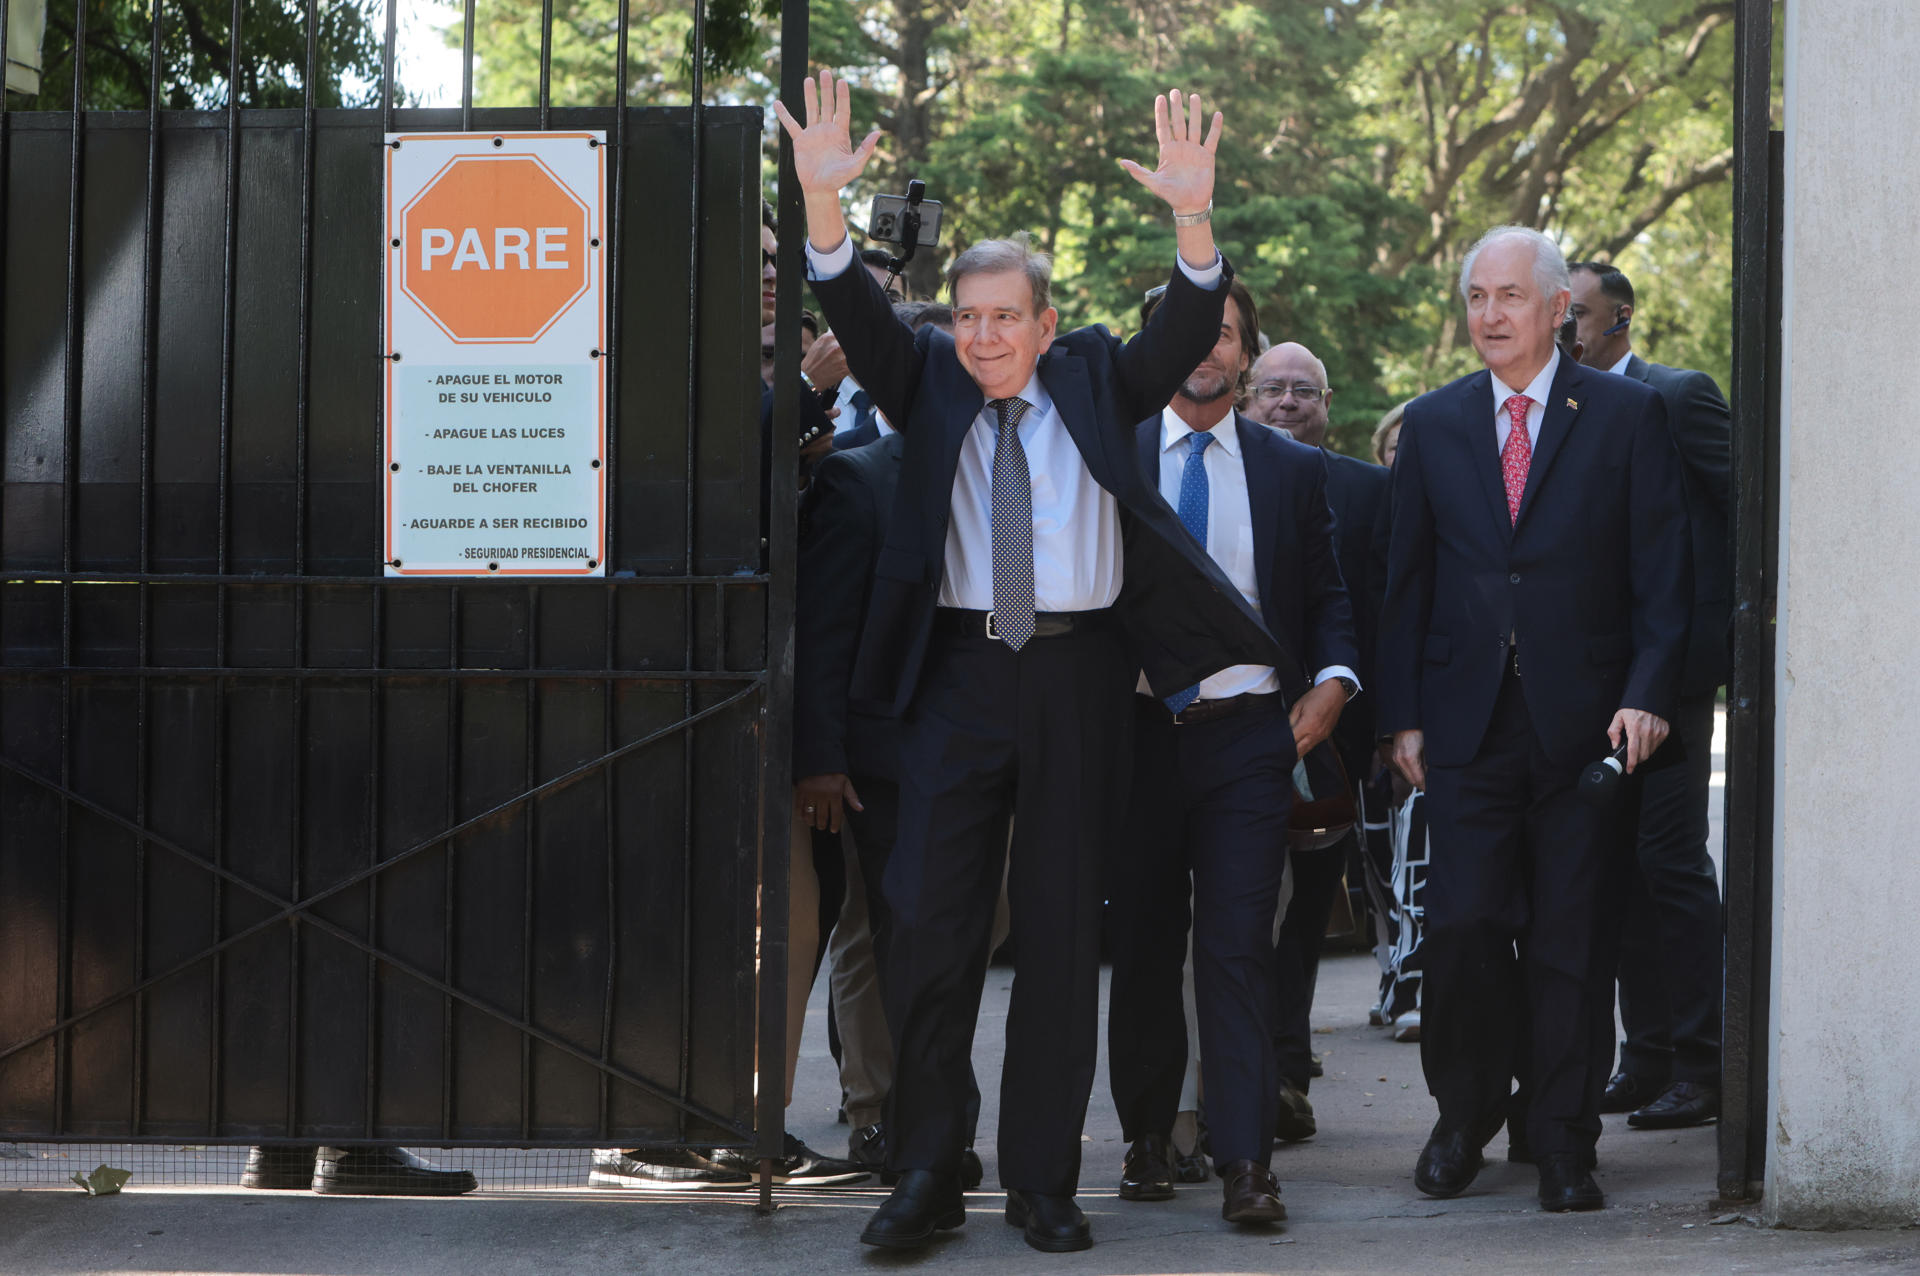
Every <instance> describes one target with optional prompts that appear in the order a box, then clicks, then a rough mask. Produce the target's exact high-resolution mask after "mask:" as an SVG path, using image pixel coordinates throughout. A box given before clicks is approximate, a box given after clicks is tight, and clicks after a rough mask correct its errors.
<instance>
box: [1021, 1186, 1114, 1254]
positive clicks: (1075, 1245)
mask: <svg viewBox="0 0 1920 1276" xmlns="http://www.w3.org/2000/svg"><path fill="white" fill-rule="evenodd" d="M1007 1223H1008V1225H1009V1226H1012V1227H1017V1228H1019V1229H1020V1232H1021V1234H1022V1235H1023V1236H1025V1237H1026V1238H1027V1244H1028V1245H1029V1246H1031V1247H1032V1248H1034V1249H1037V1250H1039V1251H1040V1252H1041V1253H1042V1254H1072V1253H1075V1252H1077V1251H1079V1250H1083V1249H1092V1248H1093V1229H1091V1228H1088V1229H1087V1230H1086V1231H1085V1232H1082V1233H1081V1234H1080V1235H1078V1236H1035V1235H1034V1234H1033V1229H1031V1228H1029V1227H1028V1226H1027V1207H1026V1205H1025V1203H1023V1202H1022V1201H1021V1200H1020V1198H1019V1197H1017V1196H1008V1197H1007Z"/></svg>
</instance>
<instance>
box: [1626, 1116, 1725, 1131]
mask: <svg viewBox="0 0 1920 1276" xmlns="http://www.w3.org/2000/svg"><path fill="white" fill-rule="evenodd" d="M1719 1119H1720V1114H1719V1113H1718V1112H1713V1113H1708V1114H1706V1115H1703V1116H1689V1117H1680V1118H1674V1117H1667V1116H1644V1115H1642V1114H1641V1113H1639V1112H1632V1113H1629V1114H1628V1116H1627V1124H1628V1125H1629V1126H1631V1127H1633V1128H1634V1129H1636V1130H1690V1129H1692V1128H1693V1127H1694V1126H1696V1125H1712V1124H1714V1123H1715V1122H1717V1121H1718V1120H1719Z"/></svg>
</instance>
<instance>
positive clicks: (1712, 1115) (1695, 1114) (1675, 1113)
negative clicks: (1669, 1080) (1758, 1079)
mask: <svg viewBox="0 0 1920 1276" xmlns="http://www.w3.org/2000/svg"><path fill="white" fill-rule="evenodd" d="M1719 1119H1720V1090H1719V1087H1717V1086H1710V1085H1695V1084H1694V1083H1693V1082H1691V1081H1676V1082H1674V1083H1673V1084H1672V1085H1670V1086H1668V1087H1667V1088H1666V1089H1665V1090H1664V1091H1662V1092H1661V1095H1660V1097H1659V1098H1657V1099H1655V1100H1654V1101H1653V1102H1652V1103H1649V1104H1648V1105H1647V1106H1646V1107H1644V1108H1640V1109H1638V1110H1637V1111H1634V1112H1629V1113H1628V1114H1627V1124H1628V1125H1630V1126H1632V1127H1633V1128H1634V1129H1636V1130H1678V1129H1680V1128H1681V1127H1683V1126H1689V1125H1705V1124H1707V1122H1709V1121H1717V1120H1719Z"/></svg>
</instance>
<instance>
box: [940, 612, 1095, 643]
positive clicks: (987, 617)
mask: <svg viewBox="0 0 1920 1276" xmlns="http://www.w3.org/2000/svg"><path fill="white" fill-rule="evenodd" d="M1112 619H1113V608H1111V607H1102V608H1100V609H1099V610H1098V611H1037V612H1035V613H1034V614H1033V636H1034V637H1035V638H1061V637H1064V636H1066V635H1067V634H1073V633H1085V632H1086V631H1087V630H1089V629H1091V628H1094V627H1095V626H1098V625H1105V624H1107V623H1109V622H1110V621H1111V620H1112ZM933 623H934V627H935V628H936V629H939V630H942V631H944V632H946V633H950V634H958V635H959V636H961V637H963V638H990V639H993V640H995V641H998V640H999V638H1000V631H999V630H998V629H997V628H995V627H994V620H993V613H992V612H990V611H974V610H972V609H970V608H967V607H936V608H934V609H933Z"/></svg>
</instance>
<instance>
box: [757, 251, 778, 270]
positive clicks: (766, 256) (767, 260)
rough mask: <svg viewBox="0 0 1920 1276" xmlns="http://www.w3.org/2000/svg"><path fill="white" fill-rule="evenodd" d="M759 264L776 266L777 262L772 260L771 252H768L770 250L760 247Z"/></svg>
mask: <svg viewBox="0 0 1920 1276" xmlns="http://www.w3.org/2000/svg"><path fill="white" fill-rule="evenodd" d="M760 264H761V265H762V266H777V265H778V263H777V262H776V261H775V260H774V257H773V254H772V253H770V252H768V251H767V250H766V249H764V248H762V249H761V250H760Z"/></svg>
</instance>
